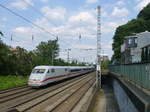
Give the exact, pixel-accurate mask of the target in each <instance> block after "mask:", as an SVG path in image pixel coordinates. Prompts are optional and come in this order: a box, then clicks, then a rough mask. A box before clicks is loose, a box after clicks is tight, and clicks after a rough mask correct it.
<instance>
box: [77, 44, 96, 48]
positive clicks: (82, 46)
mask: <svg viewBox="0 0 150 112" xmlns="http://www.w3.org/2000/svg"><path fill="white" fill-rule="evenodd" d="M74 48H78V49H96V46H94V45H86V44H85V45H83V44H82V45H80V44H78V45H75V46H74Z"/></svg>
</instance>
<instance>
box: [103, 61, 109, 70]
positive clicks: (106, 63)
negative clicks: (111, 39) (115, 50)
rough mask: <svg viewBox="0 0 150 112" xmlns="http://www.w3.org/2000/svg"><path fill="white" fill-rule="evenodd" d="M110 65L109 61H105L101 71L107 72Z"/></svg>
mask: <svg viewBox="0 0 150 112" xmlns="http://www.w3.org/2000/svg"><path fill="white" fill-rule="evenodd" d="M109 64H110V61H109V60H104V61H102V62H101V67H102V68H101V69H102V71H106V70H108V65H109Z"/></svg>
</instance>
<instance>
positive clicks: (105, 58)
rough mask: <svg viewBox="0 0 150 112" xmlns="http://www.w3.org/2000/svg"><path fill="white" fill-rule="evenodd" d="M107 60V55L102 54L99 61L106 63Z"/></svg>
mask: <svg viewBox="0 0 150 112" xmlns="http://www.w3.org/2000/svg"><path fill="white" fill-rule="evenodd" d="M107 60H109V57H108V55H107V54H102V55H101V61H107Z"/></svg>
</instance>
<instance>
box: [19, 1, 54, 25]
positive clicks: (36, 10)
mask: <svg viewBox="0 0 150 112" xmlns="http://www.w3.org/2000/svg"><path fill="white" fill-rule="evenodd" d="M22 1H23V2H24V3H26V4H27V5H29V6H30V7H31V8H32V9H33V10H34V11H35V12H36V13H37V14H39V15H40V16H43V17H44V18H45V19H46V20H47V21H48V22H49V18H47V17H46V16H45V15H43V14H42V13H41V12H40V11H38V9H36V8H35V7H34V6H32V5H31V4H30V3H28V2H27V1H25V0H22ZM49 23H50V22H49ZM50 24H52V23H50ZM53 24H54V23H53ZM54 25H55V26H56V24H54Z"/></svg>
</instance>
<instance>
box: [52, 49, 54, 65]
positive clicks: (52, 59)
mask: <svg viewBox="0 0 150 112" xmlns="http://www.w3.org/2000/svg"><path fill="white" fill-rule="evenodd" d="M52 65H54V51H53V50H52Z"/></svg>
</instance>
